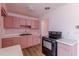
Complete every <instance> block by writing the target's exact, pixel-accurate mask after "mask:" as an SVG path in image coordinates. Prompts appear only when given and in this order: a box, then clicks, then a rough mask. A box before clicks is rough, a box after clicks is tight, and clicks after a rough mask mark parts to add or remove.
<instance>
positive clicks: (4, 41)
mask: <svg viewBox="0 0 79 59" xmlns="http://www.w3.org/2000/svg"><path fill="white" fill-rule="evenodd" d="M16 44H19V38H18V37H15V38H5V39H2V47H3V48H4V47H9V46H13V45H16Z"/></svg>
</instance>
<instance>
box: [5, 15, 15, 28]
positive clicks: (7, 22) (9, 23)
mask: <svg viewBox="0 0 79 59" xmlns="http://www.w3.org/2000/svg"><path fill="white" fill-rule="evenodd" d="M4 27H5V28H12V27H14V24H13V17H11V16H7V17H5V18H4Z"/></svg>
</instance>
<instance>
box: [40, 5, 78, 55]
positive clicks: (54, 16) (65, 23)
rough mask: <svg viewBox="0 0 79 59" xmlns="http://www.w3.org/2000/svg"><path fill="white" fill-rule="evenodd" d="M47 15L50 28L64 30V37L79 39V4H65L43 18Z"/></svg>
mask: <svg viewBox="0 0 79 59" xmlns="http://www.w3.org/2000/svg"><path fill="white" fill-rule="evenodd" d="M47 17H49V30H53V31H62V35H63V38H64V39H76V40H78V41H79V29H77V28H76V26H77V25H79V4H66V5H63V6H61V7H59V8H57V9H56V10H54V11H51V12H50V13H48V14H46V15H44V16H43V17H42V18H43V19H45V18H47ZM78 50H79V49H78ZM78 55H79V53H78Z"/></svg>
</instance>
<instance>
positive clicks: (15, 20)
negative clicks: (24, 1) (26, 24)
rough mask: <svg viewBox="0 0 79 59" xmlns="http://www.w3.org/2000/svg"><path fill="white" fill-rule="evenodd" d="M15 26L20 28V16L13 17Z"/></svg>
mask: <svg viewBox="0 0 79 59" xmlns="http://www.w3.org/2000/svg"><path fill="white" fill-rule="evenodd" d="M13 23H14V28H20V20H19V17H13Z"/></svg>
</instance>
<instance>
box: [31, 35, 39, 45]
mask: <svg viewBox="0 0 79 59" xmlns="http://www.w3.org/2000/svg"><path fill="white" fill-rule="evenodd" d="M37 44H40V38H39V36H36V35H33V36H32V45H37Z"/></svg>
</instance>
